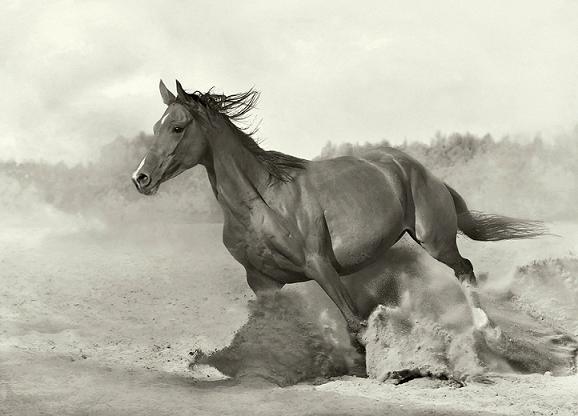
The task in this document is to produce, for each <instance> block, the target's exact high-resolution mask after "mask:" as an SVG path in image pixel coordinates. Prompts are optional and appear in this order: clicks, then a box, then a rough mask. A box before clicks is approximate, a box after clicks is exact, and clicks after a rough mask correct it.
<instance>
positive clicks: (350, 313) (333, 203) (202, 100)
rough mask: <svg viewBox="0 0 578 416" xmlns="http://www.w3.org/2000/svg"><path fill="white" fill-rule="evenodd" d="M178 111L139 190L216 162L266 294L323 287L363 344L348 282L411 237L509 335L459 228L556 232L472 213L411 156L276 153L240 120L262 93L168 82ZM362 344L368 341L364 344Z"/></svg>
mask: <svg viewBox="0 0 578 416" xmlns="http://www.w3.org/2000/svg"><path fill="white" fill-rule="evenodd" d="M159 88H160V93H161V97H162V99H163V102H164V104H166V105H167V108H166V111H165V112H164V114H163V115H162V117H161V118H160V119H159V121H157V123H156V124H155V125H154V128H153V130H154V135H155V139H154V141H153V143H152V145H151V147H150V149H149V150H148V152H147V154H146V156H145V157H144V158H143V159H142V161H141V162H140V165H139V166H138V168H137V169H136V171H135V172H134V174H133V175H132V181H133V182H134V185H135V186H136V188H137V190H138V191H139V192H141V193H142V194H145V195H151V194H154V193H155V192H156V191H157V190H158V188H159V186H160V185H161V184H162V183H163V182H165V181H168V180H169V179H171V178H173V177H175V176H177V175H179V174H180V173H182V172H184V171H185V170H187V169H190V168H192V167H194V166H196V165H202V166H204V167H205V169H206V171H207V175H208V179H209V182H210V184H211V187H212V190H213V193H214V195H215V197H216V199H217V201H218V203H219V205H220V206H221V208H222V211H223V216H224V224H223V243H224V245H225V247H226V248H227V249H228V251H229V252H230V254H231V255H232V256H233V257H234V258H235V259H236V260H237V261H238V262H239V263H240V264H241V265H242V266H243V267H244V268H245V271H246V279H247V283H248V285H249V286H250V288H251V289H252V290H253V292H254V293H255V295H256V296H257V297H259V296H261V295H262V294H264V293H265V292H269V291H277V290H280V289H281V288H282V287H283V286H284V285H286V284H291V283H297V282H304V281H310V280H314V281H315V282H317V283H318V284H319V285H320V286H321V288H322V289H323V290H324V291H325V293H326V294H327V295H328V296H329V297H330V298H331V300H332V301H333V302H334V303H335V305H337V307H338V308H339V310H340V311H341V314H342V315H343V317H344V319H345V321H346V323H347V327H348V330H349V333H350V336H351V338H352V343H354V344H356V348H361V349H362V348H363V347H362V346H361V345H360V344H359V334H360V333H361V332H362V331H363V329H364V327H366V325H367V321H366V319H367V316H361V315H360V313H359V311H358V310H357V308H356V305H355V304H354V302H353V301H352V297H351V295H350V293H348V291H347V289H346V287H345V285H344V284H343V282H342V281H341V278H340V276H343V275H347V274H351V273H354V272H357V271H360V270H363V269H365V268H367V267H369V266H370V265H371V264H372V263H374V262H375V261H376V260H377V259H378V258H379V257H380V255H382V254H383V253H384V252H385V251H386V250H388V249H389V248H390V247H392V246H393V245H394V244H395V243H396V242H397V241H398V240H399V239H400V238H401V237H402V236H403V235H404V234H405V233H407V234H409V235H410V236H411V238H412V239H413V240H415V241H416V242H417V243H418V244H419V245H421V247H423V248H424V249H425V250H426V251H427V253H429V254H430V255H431V256H432V257H433V258H435V259H436V260H438V261H440V262H442V263H444V264H445V265H447V266H448V267H450V268H451V269H452V270H453V271H454V274H455V276H456V277H457V279H458V281H459V282H460V283H461V285H462V288H463V292H464V295H465V297H466V299H467V301H468V303H469V305H470V307H471V311H472V317H473V322H474V325H475V328H477V329H478V330H480V331H485V333H486V334H489V335H493V336H498V335H497V334H499V328H498V327H497V326H495V325H494V324H493V323H492V322H491V321H490V320H489V318H488V316H487V314H486V313H485V312H484V310H483V308H482V305H481V303H480V299H479V294H478V289H477V280H476V275H475V273H474V269H473V266H472V263H471V262H470V261H469V260H468V259H466V258H464V257H462V256H461V254H460V252H459V250H458V246H457V243H456V235H457V233H458V231H460V232H461V233H463V234H465V235H466V236H468V237H469V238H471V239H474V240H478V241H497V240H505V239H518V238H533V237H538V236H540V235H543V234H545V228H544V227H543V225H542V223H540V222H538V221H527V220H520V219H515V218H510V217H505V216H500V215H492V214H485V213H481V212H476V211H471V210H469V209H468V206H467V205H466V202H465V201H464V199H463V198H462V197H461V196H460V195H459V194H458V193H457V192H456V191H455V190H454V189H453V188H452V187H450V186H449V185H447V184H446V183H444V182H443V181H441V180H440V179H438V178H436V177H435V176H434V175H433V174H432V173H431V172H430V171H428V170H427V169H426V168H425V167H424V166H423V165H422V164H420V163H419V162H418V161H417V160H415V159H414V158H412V157H411V156H409V155H407V154H405V153H404V152H402V151H400V150H397V149H394V148H385V149H380V150H379V151H376V152H373V153H368V154H367V155H364V156H363V157H351V156H345V157H338V158H335V159H329V160H305V159H301V158H298V157H295V156H291V155H288V154H284V153H280V152H277V151H270V150H264V149H263V148H262V147H261V146H259V144H258V143H257V142H256V141H255V140H254V138H253V136H254V132H250V131H247V129H246V128H244V127H243V126H241V125H240V122H242V121H243V120H245V119H246V117H247V115H248V113H249V111H251V110H252V109H253V108H254V107H255V104H256V103H257V100H258V98H259V93H258V92H257V91H255V90H253V89H251V90H249V91H247V92H244V93H239V94H233V95H223V94H215V93H213V92H212V90H209V91H208V92H206V93H202V92H200V91H195V92H193V93H188V92H186V91H185V90H184V89H183V87H182V85H181V83H180V82H179V81H176V90H177V95H176V96H175V95H174V94H173V93H172V92H170V91H169V90H168V88H167V87H166V86H165V84H164V83H163V82H162V80H161V82H160V84H159ZM356 340H357V342H356Z"/></svg>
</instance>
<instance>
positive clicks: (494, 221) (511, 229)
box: [446, 184, 548, 241]
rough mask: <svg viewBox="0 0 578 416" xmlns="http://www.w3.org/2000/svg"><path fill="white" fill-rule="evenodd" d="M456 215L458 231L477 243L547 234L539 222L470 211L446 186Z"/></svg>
mask: <svg viewBox="0 0 578 416" xmlns="http://www.w3.org/2000/svg"><path fill="white" fill-rule="evenodd" d="M446 188H448V191H450V194H451V195H452V198H453V200H454V206H455V207H456V213H457V215H458V229H459V230H460V231H461V232H462V233H464V234H465V235H467V236H468V237H470V238H471V239H472V240H477V241H499V240H512V239H519V238H535V237H539V236H542V235H544V234H547V233H548V229H547V228H546V227H545V226H544V223H543V222H541V221H531V220H521V219H517V218H511V217H504V216H502V215H494V214H485V213H483V212H478V211H470V210H469V209H468V206H467V205H466V201H464V198H462V197H461V195H460V194H458V193H457V192H456V191H455V190H454V189H452V188H451V187H450V186H448V185H447V184H446Z"/></svg>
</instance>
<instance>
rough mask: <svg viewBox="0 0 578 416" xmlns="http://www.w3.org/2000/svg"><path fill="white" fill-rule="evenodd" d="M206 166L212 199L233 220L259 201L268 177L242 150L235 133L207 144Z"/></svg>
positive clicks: (256, 162) (217, 136) (223, 134)
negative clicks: (217, 202) (251, 203)
mask: <svg viewBox="0 0 578 416" xmlns="http://www.w3.org/2000/svg"><path fill="white" fill-rule="evenodd" d="M209 146H210V148H211V152H210V157H209V160H208V161H207V163H206V168H207V173H208V175H209V180H210V182H211V186H212V188H213V192H214V193H215V196H216V197H217V199H218V200H219V203H221V204H222V205H225V206H226V207H227V208H228V209H229V210H230V211H231V212H233V213H234V214H235V216H239V215H241V216H242V215H243V213H245V211H246V213H248V210H249V204H250V202H251V201H255V200H259V199H260V193H259V190H260V189H261V188H262V187H263V186H266V184H267V182H268V179H269V174H268V172H267V171H266V170H265V169H264V168H263V166H262V164H261V163H260V162H259V161H258V160H257V158H256V157H255V156H254V155H253V154H252V153H251V152H250V151H249V150H248V149H247V148H245V147H244V146H243V144H242V143H241V142H240V139H239V137H237V136H236V134H235V132H233V131H229V130H228V129H225V130H224V131H223V132H222V133H221V134H219V135H216V136H214V137H212V138H211V139H210V141H209Z"/></svg>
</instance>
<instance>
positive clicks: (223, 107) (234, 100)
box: [183, 88, 308, 182]
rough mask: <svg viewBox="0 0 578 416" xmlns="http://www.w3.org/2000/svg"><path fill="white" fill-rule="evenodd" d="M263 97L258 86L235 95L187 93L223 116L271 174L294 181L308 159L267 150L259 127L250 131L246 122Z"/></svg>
mask: <svg viewBox="0 0 578 416" xmlns="http://www.w3.org/2000/svg"><path fill="white" fill-rule="evenodd" d="M259 96H260V93H259V92H258V91H255V90H254V89H250V90H249V91H246V92H241V93H238V94H231V95H225V94H215V93H213V92H212V88H211V89H210V90H209V91H207V92H206V93H202V92H200V91H195V92H193V93H192V94H187V98H188V99H189V100H192V101H194V102H196V103H199V104H201V105H203V106H204V107H205V108H206V109H207V110H209V111H211V112H214V113H217V114H220V115H221V116H223V117H224V118H225V119H226V120H227V121H228V122H229V123H230V125H231V127H232V128H233V129H234V131H235V132H236V133H237V136H238V137H239V140H240V142H241V144H242V145H243V146H244V147H245V148H246V149H247V150H249V151H250V152H251V153H252V154H253V155H255V157H256V158H257V159H258V160H259V161H260V162H261V163H262V164H263V166H264V168H265V170H266V171H267V172H268V173H269V174H270V175H271V177H273V178H275V179H277V180H279V181H281V182H291V181H292V180H293V179H294V177H295V173H296V172H295V171H296V170H302V169H305V168H306V167H307V164H308V161H307V160H305V159H301V158H298V157H295V156H291V155H288V154H285V153H281V152H277V151H274V150H265V149H263V148H262V147H261V146H259V143H258V142H257V141H256V140H255V138H254V135H255V133H256V132H257V129H253V130H250V129H249V128H248V127H247V126H244V125H243V124H244V123H245V122H246V121H247V119H248V117H249V112H250V111H251V110H252V109H254V108H255V106H256V104H257V101H258V100H259ZM183 104H185V105H187V104H189V103H183ZM187 106H188V105H187Z"/></svg>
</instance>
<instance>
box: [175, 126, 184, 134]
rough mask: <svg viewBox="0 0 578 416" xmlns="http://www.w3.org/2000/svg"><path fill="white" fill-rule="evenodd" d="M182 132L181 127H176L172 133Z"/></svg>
mask: <svg viewBox="0 0 578 416" xmlns="http://www.w3.org/2000/svg"><path fill="white" fill-rule="evenodd" d="M182 132H183V128H182V127H178V126H175V127H173V133H182Z"/></svg>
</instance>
